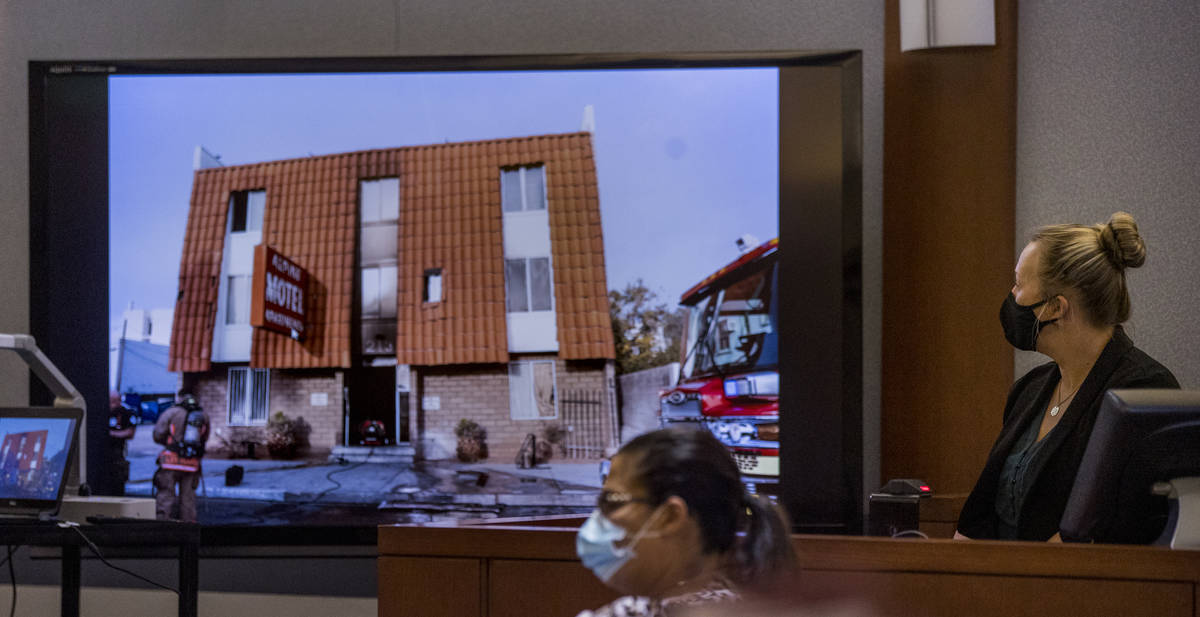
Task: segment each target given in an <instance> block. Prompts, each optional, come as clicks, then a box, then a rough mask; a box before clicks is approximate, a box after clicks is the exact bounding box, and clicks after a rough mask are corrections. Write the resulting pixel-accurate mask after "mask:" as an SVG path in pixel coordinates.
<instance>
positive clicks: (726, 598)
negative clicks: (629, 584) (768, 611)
mask: <svg viewBox="0 0 1200 617" xmlns="http://www.w3.org/2000/svg"><path fill="white" fill-rule="evenodd" d="M739 598H740V596H739V595H738V594H737V592H735V591H733V590H732V589H730V588H729V586H728V584H727V583H726V582H724V581H719V580H718V581H714V582H713V583H712V584H710V585H709V586H707V587H705V588H704V589H701V590H699V591H694V592H692V593H688V594H684V595H681V596H673V597H670V598H662V599H651V598H645V597H642V596H623V597H620V598H617V599H616V600H613V601H612V602H610V603H609V604H607V605H605V606H602V607H600V608H598V609H596V610H594V611H583V612H582V613H579V614H578V615H576V617H669V616H670V615H672V614H674V612H675V609H676V608H677V607H687V606H699V605H704V604H718V603H722V602H734V601H736V600H738V599H739Z"/></svg>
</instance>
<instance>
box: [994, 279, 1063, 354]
mask: <svg viewBox="0 0 1200 617" xmlns="http://www.w3.org/2000/svg"><path fill="white" fill-rule="evenodd" d="M1045 303H1046V301H1045V300H1042V301H1041V302H1038V303H1037V304H1030V305H1029V306H1023V305H1020V304H1017V299H1016V297H1015V296H1013V295H1012V292H1009V294H1008V297H1007V298H1005V299H1004V304H1001V305H1000V325H1001V326H1002V327H1003V328H1004V338H1006V339H1008V342H1009V344H1011V345H1012V346H1013V347H1016V348H1017V349H1023V350H1025V351H1034V350H1036V349H1037V337H1038V332H1040V331H1041V329H1042V326H1045V325H1046V324H1050V323H1054V322H1056V321H1058V319H1057V318H1055V319H1048V320H1046V321H1038V318H1037V314H1036V313H1034V309H1036V308H1037V307H1039V306H1041V305H1043V304H1045Z"/></svg>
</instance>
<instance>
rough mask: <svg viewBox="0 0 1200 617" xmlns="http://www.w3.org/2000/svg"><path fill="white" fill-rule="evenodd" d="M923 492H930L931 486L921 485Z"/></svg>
mask: <svg viewBox="0 0 1200 617" xmlns="http://www.w3.org/2000/svg"><path fill="white" fill-rule="evenodd" d="M921 492H922V493H928V492H929V487H928V486H925V485H922V486H921Z"/></svg>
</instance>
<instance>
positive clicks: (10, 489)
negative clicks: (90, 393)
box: [0, 407, 83, 517]
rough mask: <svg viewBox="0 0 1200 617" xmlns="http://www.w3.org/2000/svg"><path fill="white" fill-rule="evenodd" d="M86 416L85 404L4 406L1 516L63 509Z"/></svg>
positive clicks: (0, 456) (0, 452) (0, 435)
mask: <svg viewBox="0 0 1200 617" xmlns="http://www.w3.org/2000/svg"><path fill="white" fill-rule="evenodd" d="M82 417H83V412H82V411H81V410H79V409H64V408H29V407H25V408H15V409H0V516H28V517H34V516H49V515H53V514H54V513H56V512H57V511H58V506H59V504H60V503H61V501H62V496H63V489H64V488H65V487H66V484H67V476H68V475H69V474H70V469H71V463H72V461H73V460H74V457H75V439H76V435H77V433H78V430H79V422H80V419H81V418H82Z"/></svg>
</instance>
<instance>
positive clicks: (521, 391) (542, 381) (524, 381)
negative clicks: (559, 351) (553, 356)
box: [508, 360, 558, 420]
mask: <svg viewBox="0 0 1200 617" xmlns="http://www.w3.org/2000/svg"><path fill="white" fill-rule="evenodd" d="M555 389H556V388H555V381H554V361H553V360H531V361H521V362H512V363H510V364H509V365H508V407H509V412H510V414H511V416H512V419H513V420H548V419H553V418H557V417H558V402H557V397H556V396H555Z"/></svg>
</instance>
